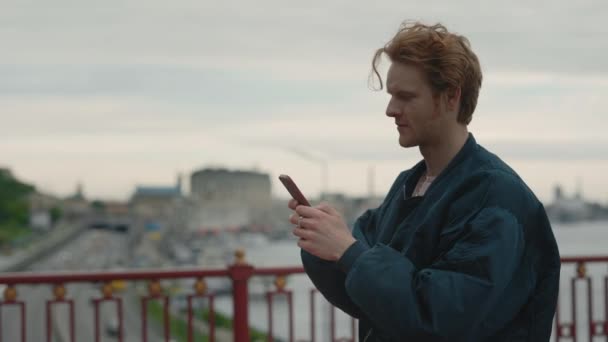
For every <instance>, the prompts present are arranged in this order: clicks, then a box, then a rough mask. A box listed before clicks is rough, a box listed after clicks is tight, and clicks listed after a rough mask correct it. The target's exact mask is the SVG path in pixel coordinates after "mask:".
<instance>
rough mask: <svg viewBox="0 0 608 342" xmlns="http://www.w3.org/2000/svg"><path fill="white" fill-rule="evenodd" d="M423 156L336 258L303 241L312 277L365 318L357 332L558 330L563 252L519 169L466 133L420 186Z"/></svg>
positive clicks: (498, 334)
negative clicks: (419, 193) (314, 251)
mask: <svg viewBox="0 0 608 342" xmlns="http://www.w3.org/2000/svg"><path fill="white" fill-rule="evenodd" d="M425 167H426V166H425V164H424V162H420V163H418V164H417V165H416V166H414V167H413V168H412V169H410V170H407V171H404V172H402V173H401V174H400V175H399V176H398V177H397V179H396V181H395V183H394V184H393V186H392V188H391V190H390V191H389V193H388V195H387V196H386V199H385V200H384V202H383V204H382V205H381V206H380V207H378V208H376V209H374V210H368V211H367V212H365V213H364V214H363V215H362V216H361V217H359V219H358V220H357V222H356V223H355V225H354V228H353V235H354V236H355V238H356V239H357V242H356V243H355V244H353V245H352V246H351V247H350V248H349V249H348V250H347V251H346V252H345V253H344V255H343V256H342V258H341V259H340V260H339V261H338V262H337V263H334V262H328V261H324V260H321V259H319V258H317V257H315V256H313V255H311V254H309V253H307V252H304V251H303V252H302V261H303V264H304V268H305V269H306V272H307V273H308V275H309V277H310V278H311V279H312V281H313V283H314V284H315V286H316V287H317V288H318V289H319V290H320V291H321V292H322V293H323V295H324V296H325V297H326V298H327V299H328V300H329V301H330V302H331V303H332V304H333V305H335V306H337V307H339V308H340V309H342V310H343V311H345V312H346V313H348V314H350V315H351V316H353V317H355V318H358V319H359V338H360V339H359V340H360V341H361V342H363V341H366V342H371V341H474V342H477V341H492V342H499V341H531V342H543V341H549V338H550V335H551V324H552V320H553V315H554V313H555V307H556V303H557V295H558V287H559V271H560V258H559V252H558V248H557V244H556V242H555V238H554V236H553V232H552V230H551V226H550V224H549V221H548V219H547V216H546V214H545V210H544V208H543V206H542V204H541V203H540V202H539V200H538V199H537V198H536V197H535V196H534V194H533V193H532V191H531V190H530V189H529V188H528V187H527V186H526V184H525V183H524V182H523V181H522V179H521V178H520V177H519V176H518V175H517V174H516V173H515V172H514V171H513V170H512V169H511V168H509V166H507V165H506V164H505V163H504V162H503V161H501V160H500V159H499V158H498V157H497V156H495V155H494V154H492V153H490V152H488V151H487V150H485V149H484V148H483V147H481V146H480V145H478V144H477V143H476V142H475V139H474V138H473V136H472V135H470V136H469V138H468V140H467V142H466V143H465V145H464V147H463V148H462V149H461V151H459V153H458V154H457V155H456V156H455V157H454V159H453V160H452V161H451V162H450V163H449V165H448V166H447V167H446V168H445V169H444V170H443V171H442V172H441V174H440V175H439V176H438V177H437V178H436V179H435V181H434V182H433V183H432V184H431V186H430V187H429V189H428V190H427V192H426V194H425V195H424V196H423V197H411V193H412V191H413V189H414V187H415V186H416V183H417V181H418V179H419V177H420V176H421V174H422V173H423V172H424V169H425Z"/></svg>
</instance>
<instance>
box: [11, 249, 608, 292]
mask: <svg viewBox="0 0 608 342" xmlns="http://www.w3.org/2000/svg"><path fill="white" fill-rule="evenodd" d="M561 262H562V264H572V263H595V262H608V255H606V256H570V257H563V258H561ZM237 267H238V266H237ZM300 273H304V268H303V267H302V266H287V267H259V268H257V267H256V268H253V270H252V273H251V274H252V275H256V276H273V275H276V276H287V275H291V274H300ZM230 275H231V267H227V268H223V269H204V268H175V269H160V270H159V269H141V270H128V271H107V272H105V271H98V272H42V273H39V272H15V273H4V274H2V273H0V284H7V285H10V284H49V283H55V284H60V283H79V282H108V281H112V280H151V279H178V278H211V277H229V276H230Z"/></svg>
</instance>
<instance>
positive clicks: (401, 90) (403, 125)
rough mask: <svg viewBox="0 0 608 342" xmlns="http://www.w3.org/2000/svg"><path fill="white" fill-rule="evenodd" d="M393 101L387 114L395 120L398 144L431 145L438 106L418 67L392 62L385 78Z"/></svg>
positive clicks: (435, 126)
mask: <svg viewBox="0 0 608 342" xmlns="http://www.w3.org/2000/svg"><path fill="white" fill-rule="evenodd" d="M386 90H387V92H388V93H389V94H390V95H391V99H390V101H389V103H388V106H387V108H386V115H387V116H388V117H391V118H394V120H395V124H396V125H397V131H398V132H399V144H400V145H401V146H403V147H413V146H419V145H424V144H428V143H432V141H433V140H434V139H435V138H434V137H435V136H436V132H437V130H438V121H439V120H438V118H439V117H440V114H439V106H438V104H437V103H438V102H437V101H436V100H435V98H434V97H433V92H432V90H431V86H430V84H429V82H428V81H427V79H426V77H425V75H424V73H423V71H422V69H421V68H420V67H419V66H416V65H412V64H404V63H393V64H392V65H391V67H390V69H389V71H388V75H387V78H386Z"/></svg>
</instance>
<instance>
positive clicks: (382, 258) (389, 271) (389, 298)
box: [346, 187, 525, 341]
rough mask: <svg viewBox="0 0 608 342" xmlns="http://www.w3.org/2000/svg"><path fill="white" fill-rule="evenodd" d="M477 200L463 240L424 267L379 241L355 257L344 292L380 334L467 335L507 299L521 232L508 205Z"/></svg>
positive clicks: (465, 224) (418, 336)
mask: <svg viewBox="0 0 608 342" xmlns="http://www.w3.org/2000/svg"><path fill="white" fill-rule="evenodd" d="M491 188H492V187H490V192H491V191H493V190H492V189H491ZM501 188H502V187H501ZM496 190H497V189H494V191H496ZM497 194H498V195H497V196H498V197H500V196H501V195H502V193H500V192H498V193H497ZM480 202H482V204H480V207H478V208H477V209H476V214H475V215H472V216H471V218H470V219H468V220H466V221H465V222H462V223H459V224H462V225H463V226H462V232H463V233H462V234H461V235H460V236H459V238H458V239H456V241H455V242H454V243H453V245H451V247H450V248H449V249H448V250H447V251H446V252H445V253H443V254H442V255H441V256H439V257H438V258H437V259H436V260H435V262H434V263H432V264H431V265H430V266H429V267H427V268H422V269H417V268H416V266H415V265H414V264H413V263H412V262H411V261H410V260H409V259H408V258H407V257H406V256H404V255H403V254H402V253H400V252H398V251H396V250H394V249H392V248H390V247H388V246H386V245H382V244H377V245H375V246H373V247H372V248H370V249H368V250H366V251H364V252H362V253H361V254H360V255H359V256H358V257H357V260H355V261H354V263H353V264H352V268H351V269H350V270H349V272H348V276H347V279H346V292H347V294H348V295H349V296H350V298H351V299H352V301H353V302H354V303H355V304H356V305H357V306H358V307H359V308H360V309H361V311H362V312H363V313H364V314H365V316H366V317H368V318H369V319H370V320H371V321H372V322H373V324H374V326H376V327H377V328H378V329H379V330H381V332H383V333H384V334H386V335H388V336H392V337H393V338H397V339H399V340H402V339H404V338H406V337H408V338H415V339H416V340H419V339H424V340H425V341H433V340H443V339H445V338H448V337H450V336H452V337H454V336H466V334H467V332H468V331H471V329H472V328H473V327H475V326H476V325H477V324H478V323H480V321H481V320H482V319H483V318H484V316H485V315H486V314H487V313H488V311H489V310H491V309H492V308H493V307H494V303H496V302H497V300H498V299H499V298H501V296H503V295H505V293H504V290H505V288H506V287H507V285H508V284H509V282H510V281H511V279H512V278H513V276H514V273H515V271H516V269H517V267H518V265H519V264H520V261H521V258H522V256H523V253H524V244H525V241H524V233H523V227H522V225H521V222H520V221H519V220H518V218H517V217H516V216H515V215H514V214H513V212H512V211H511V210H509V208H508V205H507V204H505V205H504V206H501V205H497V204H500V203H499V202H501V201H500V200H498V201H495V200H490V201H485V203H483V202H484V201H483V198H480ZM447 228H448V229H451V228H454V227H447Z"/></svg>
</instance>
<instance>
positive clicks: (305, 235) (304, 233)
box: [293, 228, 314, 240]
mask: <svg viewBox="0 0 608 342" xmlns="http://www.w3.org/2000/svg"><path fill="white" fill-rule="evenodd" d="M313 234H314V232H312V231H310V230H307V229H304V228H294V229H293V235H295V236H297V237H299V238H300V239H304V240H309V239H311V238H312V237H313Z"/></svg>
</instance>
